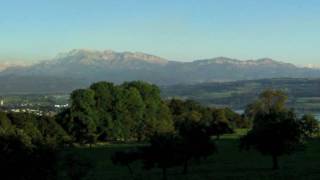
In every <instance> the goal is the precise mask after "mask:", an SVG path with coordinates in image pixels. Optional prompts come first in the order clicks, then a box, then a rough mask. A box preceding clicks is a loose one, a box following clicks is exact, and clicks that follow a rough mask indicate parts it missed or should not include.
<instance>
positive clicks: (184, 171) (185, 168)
mask: <svg viewBox="0 0 320 180" xmlns="http://www.w3.org/2000/svg"><path fill="white" fill-rule="evenodd" d="M188 167H189V164H188V160H185V161H184V166H183V174H188Z"/></svg>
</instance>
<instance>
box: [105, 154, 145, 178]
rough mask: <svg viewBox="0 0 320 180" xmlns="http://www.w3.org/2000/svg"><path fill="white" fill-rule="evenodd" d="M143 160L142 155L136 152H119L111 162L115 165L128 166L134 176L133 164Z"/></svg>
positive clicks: (112, 157) (113, 156)
mask: <svg viewBox="0 0 320 180" xmlns="http://www.w3.org/2000/svg"><path fill="white" fill-rule="evenodd" d="M140 158H141V153H140V152H139V151H136V150H130V151H117V152H115V153H114V154H113V155H112V156H111V161H112V163H113V164H114V165H121V166H126V167H127V168H128V170H129V172H130V174H131V176H133V175H134V174H133V170H132V168H131V166H130V165H131V164H132V163H133V162H135V161H137V160H139V159H140Z"/></svg>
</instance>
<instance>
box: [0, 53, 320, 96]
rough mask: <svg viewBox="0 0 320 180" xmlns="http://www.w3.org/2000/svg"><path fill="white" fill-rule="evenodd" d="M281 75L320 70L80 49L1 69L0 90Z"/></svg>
mask: <svg viewBox="0 0 320 180" xmlns="http://www.w3.org/2000/svg"><path fill="white" fill-rule="evenodd" d="M5 68H6V67H5ZM280 77H287V78H319V77H320V70H317V69H312V68H302V67H297V66H295V65H293V64H289V63H283V62H279V61H275V60H272V59H269V58H263V59H258V60H247V61H240V60H236V59H230V58H226V57H217V58H212V59H205V60H195V61H192V62H178V61H171V60H167V59H164V58H161V57H157V56H154V55H149V54H145V53H138V52H134V53H133V52H114V51H109V50H108V51H92V50H83V49H78V50H72V51H70V52H67V53H63V54H59V55H58V56H56V57H55V58H54V59H52V60H48V61H43V62H40V63H37V64H34V65H31V66H24V67H18V66H13V67H8V68H6V69H4V70H3V71H1V72H0V83H1V85H2V88H1V90H0V93H21V92H24V93H30V92H33V93H39V92H54V93H57V92H70V91H71V90H72V89H74V88H79V87H84V86H86V85H88V84H90V83H92V82H95V81H101V80H105V81H112V82H115V83H121V82H123V81H131V80H144V81H148V82H152V83H156V84H158V85H172V84H195V83H202V82H225V81H237V80H254V79H265V78H280Z"/></svg>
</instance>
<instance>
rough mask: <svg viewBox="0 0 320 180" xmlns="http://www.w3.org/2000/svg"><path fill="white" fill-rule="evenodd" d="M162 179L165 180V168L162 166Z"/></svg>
mask: <svg viewBox="0 0 320 180" xmlns="http://www.w3.org/2000/svg"><path fill="white" fill-rule="evenodd" d="M162 179H163V180H167V179H168V178H167V169H166V168H162Z"/></svg>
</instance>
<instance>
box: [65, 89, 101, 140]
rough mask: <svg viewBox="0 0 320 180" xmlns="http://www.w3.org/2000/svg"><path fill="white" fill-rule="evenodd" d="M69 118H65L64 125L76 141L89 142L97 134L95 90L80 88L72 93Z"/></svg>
mask: <svg viewBox="0 0 320 180" xmlns="http://www.w3.org/2000/svg"><path fill="white" fill-rule="evenodd" d="M71 102H72V104H71V107H70V109H69V113H70V114H69V118H68V119H64V122H63V123H64V127H65V128H66V129H67V132H68V133H69V134H71V135H72V137H73V138H74V139H75V141H77V142H80V143H88V142H87V141H91V140H92V136H95V135H96V130H97V123H98V118H97V113H96V109H95V100H94V91H92V90H90V89H79V90H76V91H74V92H73V93H72V94H71Z"/></svg>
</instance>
